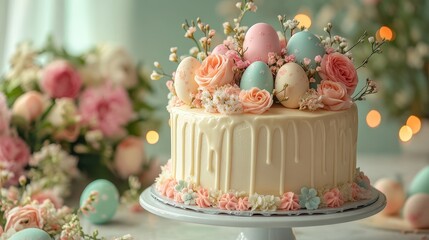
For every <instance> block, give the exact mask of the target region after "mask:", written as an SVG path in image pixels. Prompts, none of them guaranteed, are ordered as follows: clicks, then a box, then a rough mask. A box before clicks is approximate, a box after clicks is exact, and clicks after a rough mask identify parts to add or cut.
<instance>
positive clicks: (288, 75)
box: [275, 62, 309, 108]
mask: <svg viewBox="0 0 429 240" xmlns="http://www.w3.org/2000/svg"><path fill="white" fill-rule="evenodd" d="M308 88H309V81H308V78H307V74H306V73H305V71H304V69H302V67H301V66H300V65H298V64H296V63H294V62H290V63H286V64H285V65H283V66H282V67H281V68H280V69H279V71H278V72H277V76H276V81H275V92H276V97H277V99H278V100H279V101H280V103H281V104H282V105H283V106H285V107H287V108H298V107H299V100H300V98H301V97H302V96H303V95H304V94H305V93H306V92H307V90H308Z"/></svg>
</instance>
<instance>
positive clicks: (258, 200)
mask: <svg viewBox="0 0 429 240" xmlns="http://www.w3.org/2000/svg"><path fill="white" fill-rule="evenodd" d="M249 203H250V204H251V206H252V211H255V210H260V211H276V210H277V207H278V206H279V205H280V198H279V197H275V196H273V195H259V194H257V193H255V194H252V195H250V197H249Z"/></svg>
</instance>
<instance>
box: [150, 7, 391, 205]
mask: <svg viewBox="0 0 429 240" xmlns="http://www.w3.org/2000/svg"><path fill="white" fill-rule="evenodd" d="M237 7H238V8H239V9H240V11H241V14H240V17H239V18H237V19H236V20H235V21H234V25H233V26H232V25H231V24H229V23H224V24H223V27H224V33H225V34H226V35H227V38H226V39H225V40H224V41H223V43H221V44H219V45H217V46H216V47H215V48H214V49H213V50H211V49H210V46H211V41H212V39H213V36H214V35H215V31H214V30H213V29H210V26H209V25H207V24H204V23H202V22H201V20H200V19H197V21H196V22H191V23H189V22H186V23H184V24H183V25H182V27H183V28H184V30H185V37H186V38H190V39H191V40H193V41H194V42H195V43H197V47H195V48H192V49H191V51H190V56H182V57H177V48H171V49H170V51H171V52H170V60H171V61H173V62H178V66H177V69H176V71H175V72H173V74H171V75H168V74H166V73H165V72H164V70H163V68H162V67H161V66H160V64H159V63H158V62H155V67H156V69H155V70H154V72H153V73H152V75H151V77H152V79H159V78H161V77H162V76H169V77H171V78H172V80H169V81H168V82H167V87H168V89H169V90H170V94H169V104H168V107H167V109H168V111H169V112H170V116H171V117H170V126H171V160H170V161H169V162H168V163H167V164H166V165H165V166H163V167H162V173H161V174H160V176H159V177H158V178H157V180H156V184H155V189H156V191H157V193H158V194H159V195H160V196H163V197H165V198H167V199H171V200H172V201H174V202H176V203H178V204H184V205H190V206H196V207H199V208H217V209H220V210H229V211H294V210H299V209H307V210H315V209H319V208H338V207H341V206H342V205H344V204H345V203H347V202H355V201H360V200H364V199H369V198H371V187H370V183H369V179H368V178H367V177H366V176H365V175H364V174H363V172H361V171H360V170H359V169H357V168H356V144H357V128H358V121H357V114H358V113H357V106H356V104H355V101H357V100H362V99H364V96H365V95H367V94H371V93H374V92H376V87H375V85H374V83H373V82H372V81H371V80H367V81H366V83H365V84H364V86H363V88H362V89H360V90H359V91H355V89H356V87H357V84H358V77H357V69H358V68H359V67H355V65H354V64H353V61H352V56H351V52H350V51H349V50H350V49H351V48H352V47H349V45H348V44H347V41H346V39H344V38H342V37H340V36H332V35H331V31H332V25H331V24H328V26H327V27H326V28H325V29H324V30H325V32H326V33H327V34H328V36H327V37H323V36H316V35H314V34H313V33H311V32H310V31H308V30H307V29H305V28H304V27H299V22H298V21H296V20H286V18H285V16H279V17H278V19H279V22H280V30H281V31H279V32H277V31H276V30H275V29H274V27H272V26H271V25H269V24H266V23H257V24H255V25H253V26H252V27H250V28H248V29H247V27H243V26H241V22H240V21H241V18H242V16H244V15H245V13H247V12H250V11H255V10H256V6H255V5H254V3H253V2H252V1H244V2H243V3H238V4H237ZM197 30H198V31H199V32H200V33H201V34H202V37H201V38H200V39H199V40H197V39H196V34H197ZM287 33H290V34H291V36H287V35H288V34H287ZM287 38H288V40H286V39H287ZM362 39H364V36H363V37H361V39H359V41H358V42H362ZM369 42H370V44H371V46H372V49H373V53H376V52H379V49H380V46H381V45H382V44H383V41H380V42H377V41H374V40H373V39H372V38H369ZM372 55H373V54H371V56H372ZM366 62H367V61H366Z"/></svg>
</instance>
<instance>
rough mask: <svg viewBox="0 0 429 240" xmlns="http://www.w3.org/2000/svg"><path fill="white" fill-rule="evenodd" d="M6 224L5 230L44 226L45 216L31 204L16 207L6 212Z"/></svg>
mask: <svg viewBox="0 0 429 240" xmlns="http://www.w3.org/2000/svg"><path fill="white" fill-rule="evenodd" d="M5 218H6V225H5V228H4V231H5V232H7V231H8V230H9V229H14V230H15V231H17V232H18V231H20V230H22V229H26V228H40V229H41V228H42V227H43V218H42V214H41V212H40V210H39V209H37V208H35V207H34V206H31V205H26V206H23V207H14V208H12V209H11V210H10V211H8V212H6V214H5Z"/></svg>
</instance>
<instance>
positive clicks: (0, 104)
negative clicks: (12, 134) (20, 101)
mask: <svg viewBox="0 0 429 240" xmlns="http://www.w3.org/2000/svg"><path fill="white" fill-rule="evenodd" d="M10 115H11V114H10V111H9V108H8V107H7V101H6V97H5V96H4V95H3V93H1V92H0V136H2V135H7V134H9V130H10V129H9V124H10Z"/></svg>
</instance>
